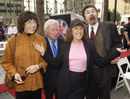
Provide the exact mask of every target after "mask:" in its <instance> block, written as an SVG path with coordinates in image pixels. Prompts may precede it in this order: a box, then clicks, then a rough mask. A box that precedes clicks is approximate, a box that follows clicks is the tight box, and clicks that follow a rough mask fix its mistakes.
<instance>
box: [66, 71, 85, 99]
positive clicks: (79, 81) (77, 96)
mask: <svg viewBox="0 0 130 99" xmlns="http://www.w3.org/2000/svg"><path fill="white" fill-rule="evenodd" d="M69 73H70V85H69V86H70V91H69V92H68V94H69V95H68V99H84V96H85V72H84V73H78V72H69Z"/></svg>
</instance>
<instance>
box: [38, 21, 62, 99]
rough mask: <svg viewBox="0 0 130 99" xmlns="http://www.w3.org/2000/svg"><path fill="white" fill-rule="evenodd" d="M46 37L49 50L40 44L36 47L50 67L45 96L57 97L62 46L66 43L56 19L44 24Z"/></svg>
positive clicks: (49, 98) (46, 76)
mask: <svg viewBox="0 0 130 99" xmlns="http://www.w3.org/2000/svg"><path fill="white" fill-rule="evenodd" d="M44 32H45V38H46V42H47V50H46V51H45V52H44V49H43V48H42V47H40V46H38V45H36V48H37V50H38V51H40V53H41V55H43V58H44V59H45V61H46V62H47V63H48V68H47V70H46V73H45V75H44V78H45V96H46V99H53V95H55V99H57V88H58V84H57V81H58V74H59V71H60V69H61V66H62V61H61V59H62V54H61V51H62V50H61V47H62V45H63V43H64V41H63V39H61V38H60V34H59V22H58V21H57V20H55V19H49V20H47V21H46V22H45V24H44Z"/></svg>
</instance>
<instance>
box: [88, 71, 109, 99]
mask: <svg viewBox="0 0 130 99" xmlns="http://www.w3.org/2000/svg"><path fill="white" fill-rule="evenodd" d="M108 69H109V68H99V69H95V70H93V74H92V77H91V81H90V82H89V86H88V94H87V99H110V91H111V75H110V72H109V70H108ZM89 80H90V79H89Z"/></svg>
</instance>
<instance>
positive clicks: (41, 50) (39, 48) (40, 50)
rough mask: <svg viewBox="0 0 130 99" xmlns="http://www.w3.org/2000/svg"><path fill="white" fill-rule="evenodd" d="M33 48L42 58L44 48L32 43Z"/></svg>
mask: <svg viewBox="0 0 130 99" xmlns="http://www.w3.org/2000/svg"><path fill="white" fill-rule="evenodd" d="M33 46H34V47H35V49H36V50H37V51H39V52H40V54H41V55H42V56H44V53H45V48H44V47H43V46H42V45H40V44H37V43H33Z"/></svg>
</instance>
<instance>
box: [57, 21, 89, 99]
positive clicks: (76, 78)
mask: <svg viewBox="0 0 130 99" xmlns="http://www.w3.org/2000/svg"><path fill="white" fill-rule="evenodd" d="M67 34H68V35H67V39H66V40H67V42H66V44H65V45H64V47H63V51H62V52H63V65H62V68H61V71H60V74H59V75H60V76H59V80H58V84H59V89H58V96H59V98H58V99H84V97H85V88H86V84H87V82H86V81H87V76H86V75H87V74H88V70H89V64H90V63H91V62H90V55H89V54H90V53H91V52H90V48H89V43H88V42H87V40H86V39H85V38H86V35H85V34H86V33H85V27H84V22H82V21H81V20H78V19H75V20H73V21H72V22H71V26H70V30H69V33H67Z"/></svg>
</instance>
